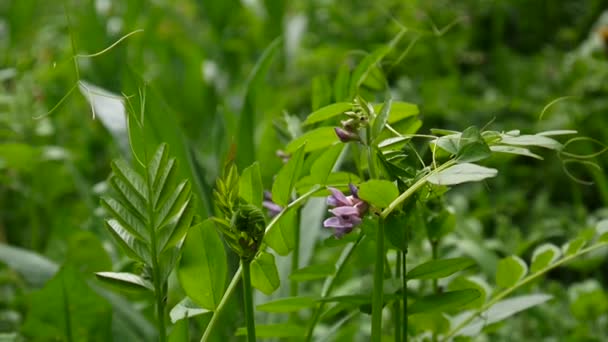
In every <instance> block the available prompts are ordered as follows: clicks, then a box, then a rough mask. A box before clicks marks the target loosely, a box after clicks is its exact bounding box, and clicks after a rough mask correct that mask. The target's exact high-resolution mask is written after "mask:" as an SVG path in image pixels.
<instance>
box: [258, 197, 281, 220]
mask: <svg viewBox="0 0 608 342" xmlns="http://www.w3.org/2000/svg"><path fill="white" fill-rule="evenodd" d="M262 205H263V206H264V208H266V209H268V216H270V217H274V216H276V215H277V214H278V213H280V212H281V211H282V210H283V207H281V206H280V205H278V204H276V203H274V202H271V201H263V202H262Z"/></svg>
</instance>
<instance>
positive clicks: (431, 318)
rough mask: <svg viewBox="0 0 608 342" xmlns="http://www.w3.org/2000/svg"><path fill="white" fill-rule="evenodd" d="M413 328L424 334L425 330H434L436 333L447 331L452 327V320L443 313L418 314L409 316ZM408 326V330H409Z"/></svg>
mask: <svg viewBox="0 0 608 342" xmlns="http://www.w3.org/2000/svg"><path fill="white" fill-rule="evenodd" d="M408 320H409V322H408V324H410V325H411V326H412V328H414V329H416V333H417V335H418V334H422V333H424V332H425V331H432V332H434V333H436V334H441V333H445V332H447V331H448V330H449V329H450V321H449V320H448V318H447V317H446V316H445V315H444V314H441V313H432V314H417V315H413V316H412V317H409V318H408ZM409 329H410V328H409V326H408V330H409Z"/></svg>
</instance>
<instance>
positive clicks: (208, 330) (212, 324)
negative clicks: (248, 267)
mask: <svg viewBox="0 0 608 342" xmlns="http://www.w3.org/2000/svg"><path fill="white" fill-rule="evenodd" d="M318 190H319V186H313V188H312V189H311V190H310V191H308V192H307V193H305V194H303V195H302V196H300V197H298V198H297V199H296V200H294V201H293V202H291V203H289V205H288V206H287V207H285V209H283V210H282V211H281V212H280V213H278V214H277V216H275V217H274V218H273V219H272V221H270V223H268V225H267V226H266V229H265V231H264V235H266V234H268V232H269V231H270V230H271V229H272V228H274V226H275V225H276V224H277V222H279V219H281V217H283V215H285V213H287V212H288V211H289V210H291V209H293V208H295V207H297V206H299V205H300V204H301V203H302V202H304V201H305V200H306V199H307V198H308V197H310V196H312V195H313V194H314V193H315V192H317V191H318ZM260 250H264V248H260ZM242 272H243V267H242V266H239V268H238V269H237V270H236V272H235V273H234V275H233V276H232V280H231V281H230V284H229V285H228V288H227V289H226V292H224V295H223V296H222V299H221V300H220V303H219V304H218V306H217V309H215V312H214V313H213V316H212V317H211V320H210V321H209V324H207V328H205V332H204V333H203V336H202V337H201V342H205V341H207V340H208V339H209V337H210V336H211V331H212V330H213V328H214V327H215V324H217V322H218V317H219V316H220V313H221V312H222V311H223V310H224V308H225V307H226V303H227V302H228V299H229V298H230V296H231V295H232V293H234V290H235V289H236V285H237V284H238V282H239V280H240V279H241V274H242Z"/></svg>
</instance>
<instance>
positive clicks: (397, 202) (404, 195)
mask: <svg viewBox="0 0 608 342" xmlns="http://www.w3.org/2000/svg"><path fill="white" fill-rule="evenodd" d="M454 164H456V161H454V160H449V161H447V162H445V163H444V164H442V165H440V166H439V167H437V168H436V169H435V170H433V171H431V172H429V173H428V174H426V175H425V176H424V177H422V178H420V179H419V180H418V181H417V182H416V183H414V184H412V186H410V187H409V188H408V189H407V190H405V191H404V192H403V193H402V194H401V195H399V197H397V198H396V199H395V200H394V201H392V202H391V204H389V205H388V207H386V209H384V210H383V211H382V213H380V217H381V218H383V219H385V218H387V217H388V215H390V213H392V212H393V210H395V209H397V207H398V206H399V205H400V204H401V203H403V201H405V200H406V199H408V198H409V197H410V196H411V195H413V194H414V193H415V192H416V191H417V190H418V189H420V188H421V187H422V186H423V185H424V184H426V182H427V180H428V179H429V177H431V176H432V175H434V174H436V173H439V172H441V171H443V170H445V169H447V168H448V167H450V166H452V165H454Z"/></svg>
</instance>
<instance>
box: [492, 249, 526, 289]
mask: <svg viewBox="0 0 608 342" xmlns="http://www.w3.org/2000/svg"><path fill="white" fill-rule="evenodd" d="M527 273H528V265H526V262H525V261H523V260H522V259H521V258H520V257H518V256H515V255H512V256H509V257H506V258H504V259H502V260H500V261H499V262H498V267H497V269H496V284H497V285H498V286H501V287H511V286H513V285H515V284H516V283H517V282H518V281H520V280H521V279H523V278H524V277H525V276H526V274H527Z"/></svg>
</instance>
